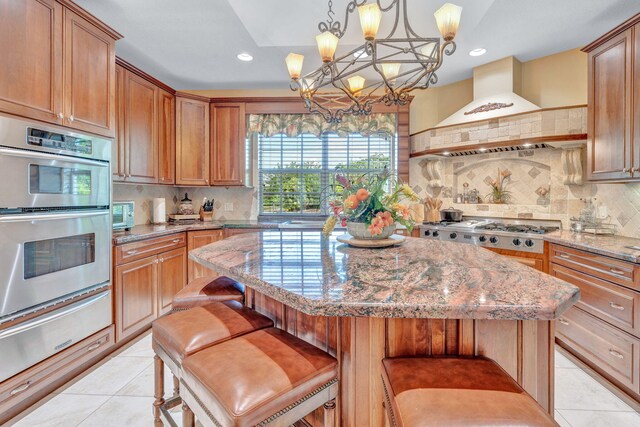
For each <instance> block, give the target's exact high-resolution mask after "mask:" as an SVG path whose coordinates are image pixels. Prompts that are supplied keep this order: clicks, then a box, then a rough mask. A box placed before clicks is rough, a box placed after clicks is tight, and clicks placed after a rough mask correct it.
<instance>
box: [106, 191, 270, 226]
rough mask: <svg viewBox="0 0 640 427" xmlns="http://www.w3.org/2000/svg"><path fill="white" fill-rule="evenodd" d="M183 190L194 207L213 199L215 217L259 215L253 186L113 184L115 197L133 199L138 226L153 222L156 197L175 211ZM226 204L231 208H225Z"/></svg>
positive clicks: (252, 217)
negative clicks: (206, 186) (205, 200)
mask: <svg viewBox="0 0 640 427" xmlns="http://www.w3.org/2000/svg"><path fill="white" fill-rule="evenodd" d="M184 193H188V194H189V198H190V199H191V200H193V204H194V208H195V207H197V206H200V205H201V204H202V199H203V198H204V197H206V198H207V199H209V200H211V199H213V200H214V209H215V211H214V215H213V216H214V219H221V220H224V219H255V218H257V216H258V214H257V212H258V195H257V192H256V191H255V189H254V188H245V187H229V188H217V187H216V188H214V187H208V188H204V187H170V186H165V185H146V184H145V185H139V184H138V185H136V184H121V183H114V184H113V200H133V202H134V203H135V223H136V225H142V224H150V223H151V222H152V218H153V199H154V198H156V197H164V198H165V200H166V212H167V214H170V213H175V212H176V211H177V209H178V204H179V202H180V200H181V199H182V198H183V197H184ZM225 204H227V205H229V204H230V205H231V206H229V207H231V208H232V210H231V211H225Z"/></svg>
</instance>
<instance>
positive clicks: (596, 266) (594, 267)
mask: <svg viewBox="0 0 640 427" xmlns="http://www.w3.org/2000/svg"><path fill="white" fill-rule="evenodd" d="M549 261H550V262H553V263H556V264H561V265H564V266H565V267H569V268H572V269H574V270H578V271H580V272H581V273H585V274H589V275H591V276H596V277H599V278H601V279H604V280H608V281H610V282H613V283H617V284H618V285H622V286H627V287H630V288H635V289H638V290H640V266H637V265H636V264H632V263H630V262H625V261H619V260H617V259H613V258H609V257H606V256H602V255H596V254H593V253H590V252H585V251H581V250H578V249H572V248H567V247H564V246H560V245H555V244H552V245H549Z"/></svg>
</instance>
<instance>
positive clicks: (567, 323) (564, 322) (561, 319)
mask: <svg viewBox="0 0 640 427" xmlns="http://www.w3.org/2000/svg"><path fill="white" fill-rule="evenodd" d="M558 322H560V323H562V324H563V325H565V326H569V322H567V321H566V320H564V319H563V318H562V317H561V318H559V319H558Z"/></svg>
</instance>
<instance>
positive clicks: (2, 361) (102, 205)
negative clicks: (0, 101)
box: [0, 116, 112, 381]
mask: <svg viewBox="0 0 640 427" xmlns="http://www.w3.org/2000/svg"><path fill="white" fill-rule="evenodd" d="M110 158H111V142H110V141H109V140H105V139H101V138H97V137H91V136H86V135H80V134H77V133H73V132H69V131H67V130H64V129H62V128H56V127H52V126H49V125H40V124H33V123H29V122H25V121H22V120H18V119H15V118H9V117H6V116H0V347H1V348H2V349H3V350H2V351H0V381H3V380H5V379H7V378H9V377H11V376H13V375H15V374H16V373H18V372H20V371H22V370H24V369H26V368H28V367H30V366H32V365H34V364H35V363H37V362H39V361H41V360H44V359H45V358H47V357H49V356H51V355H53V354H55V353H57V352H59V351H61V350H63V349H64V348H66V347H68V346H70V345H72V344H74V343H76V342H78V341H80V340H82V339H84V338H86V337H87V336H89V335H91V334H93V333H95V332H98V331H99V330H101V329H103V328H105V327H107V326H109V325H110V324H111V323H112V308H111V307H112V306H111V291H110V269H111V267H110V266H111V218H110V204H111V169H110V164H109V162H110ZM56 306H60V308H57V309H56ZM39 312H42V313H43V314H42V315H39V316H38V315H35V313H39ZM20 319H25V320H24V321H23V322H21V321H20ZM3 325H5V326H4V327H3ZM6 325H9V326H6Z"/></svg>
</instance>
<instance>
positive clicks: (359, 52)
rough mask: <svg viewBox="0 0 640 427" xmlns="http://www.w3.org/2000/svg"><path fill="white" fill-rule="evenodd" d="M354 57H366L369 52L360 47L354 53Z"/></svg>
mask: <svg viewBox="0 0 640 427" xmlns="http://www.w3.org/2000/svg"><path fill="white" fill-rule="evenodd" d="M353 57H354V58H356V59H364V58H368V57H369V55H368V54H367V52H365V50H364V49H360V50H357V51H356V52H355V53H354V54H353Z"/></svg>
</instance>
